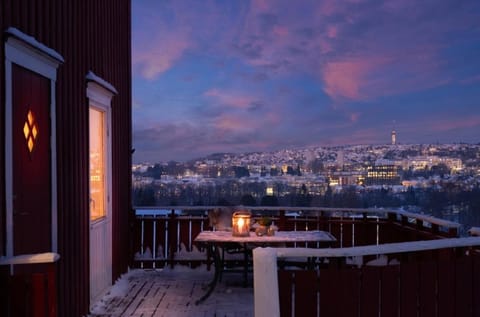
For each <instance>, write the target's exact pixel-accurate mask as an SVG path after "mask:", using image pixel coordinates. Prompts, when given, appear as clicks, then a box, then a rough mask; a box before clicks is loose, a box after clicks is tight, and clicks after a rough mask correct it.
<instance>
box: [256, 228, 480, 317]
mask: <svg viewBox="0 0 480 317" xmlns="http://www.w3.org/2000/svg"><path fill="white" fill-rule="evenodd" d="M372 256H373V257H376V260H373V261H370V262H367V263H365V261H364V259H365V258H371V257H372ZM290 257H296V258H297V259H298V257H303V258H304V259H307V258H308V259H312V258H315V259H317V261H318V262H317V266H316V268H315V269H310V270H299V269H280V270H278V271H277V260H279V259H282V258H290ZM253 258H254V293H255V301H254V302H255V315H256V316H257V315H258V316H267V315H268V316H289V317H291V316H307V317H308V316H322V317H329V316H340V317H343V316H359V317H361V316H396V317H400V316H439V317H441V316H465V317H467V316H469V317H472V316H480V302H479V301H478V299H479V298H480V237H469V238H449V239H439V240H434V241H432V240H429V241H417V242H402V243H391V244H385V245H378V246H375V245H374V246H360V247H353V248H332V249H305V248H256V249H254V251H253ZM354 258H360V260H357V261H353V262H350V263H349V261H348V260H349V259H354ZM279 263H280V262H279Z"/></svg>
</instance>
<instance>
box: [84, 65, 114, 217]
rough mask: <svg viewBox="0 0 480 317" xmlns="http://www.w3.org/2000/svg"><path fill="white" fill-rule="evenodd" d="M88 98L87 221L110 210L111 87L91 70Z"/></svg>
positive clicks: (106, 215)
mask: <svg viewBox="0 0 480 317" xmlns="http://www.w3.org/2000/svg"><path fill="white" fill-rule="evenodd" d="M87 80H88V86H87V97H88V100H89V104H88V106H89V108H88V109H89V110H88V111H89V148H90V150H89V155H90V161H89V163H90V171H89V173H90V221H91V222H96V221H100V220H102V219H107V218H108V216H109V214H110V212H109V210H110V201H109V197H110V192H111V165H112V164H111V145H110V143H111V141H110V132H109V130H110V120H111V114H110V113H111V106H110V102H111V99H112V97H113V95H114V94H116V93H117V91H116V90H115V88H114V87H113V86H111V85H110V84H109V83H107V82H106V81H104V80H103V79H101V78H99V77H97V76H96V75H95V74H93V73H92V72H89V73H88V74H87Z"/></svg>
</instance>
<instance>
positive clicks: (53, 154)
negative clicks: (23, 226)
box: [5, 28, 63, 258]
mask: <svg viewBox="0 0 480 317" xmlns="http://www.w3.org/2000/svg"><path fill="white" fill-rule="evenodd" d="M5 33H6V35H7V36H8V38H7V40H6V42H5V205H6V206H5V207H6V256H7V258H8V257H12V256H13V153H12V152H13V144H12V142H13V140H12V129H13V123H12V113H13V109H12V107H13V106H12V65H13V64H16V65H19V66H21V67H23V68H26V69H28V70H30V71H32V72H34V73H37V74H40V75H42V76H44V77H46V78H47V79H49V80H50V131H51V136H50V146H51V149H50V165H51V189H50V192H51V202H52V203H51V228H52V229H51V230H52V232H51V241H52V245H51V251H52V252H57V251H58V228H57V144H56V140H57V134H56V113H55V110H56V100H55V97H56V95H55V91H56V89H55V83H56V80H57V68H58V67H59V66H60V65H61V64H62V63H63V57H62V56H61V55H60V54H58V53H57V52H55V51H54V50H53V49H51V48H48V47H46V46H45V45H43V44H42V43H39V42H38V41H37V40H35V39H34V38H33V37H31V36H28V35H27V34H25V33H22V32H21V31H19V30H18V29H15V28H8V29H7V30H6V32H5Z"/></svg>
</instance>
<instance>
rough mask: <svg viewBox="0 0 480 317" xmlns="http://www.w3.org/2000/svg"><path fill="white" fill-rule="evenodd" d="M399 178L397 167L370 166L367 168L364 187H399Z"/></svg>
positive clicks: (391, 165) (390, 165)
mask: <svg viewBox="0 0 480 317" xmlns="http://www.w3.org/2000/svg"><path fill="white" fill-rule="evenodd" d="M399 184H400V176H399V175H398V169H397V166H395V165H393V164H389V165H372V166H368V167H367V177H366V178H365V185H367V186H368V185H399Z"/></svg>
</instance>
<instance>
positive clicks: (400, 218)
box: [133, 206, 460, 267]
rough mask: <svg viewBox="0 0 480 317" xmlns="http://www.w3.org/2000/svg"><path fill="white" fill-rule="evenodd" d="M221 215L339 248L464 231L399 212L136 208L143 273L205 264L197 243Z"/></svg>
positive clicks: (137, 254)
mask: <svg viewBox="0 0 480 317" xmlns="http://www.w3.org/2000/svg"><path fill="white" fill-rule="evenodd" d="M219 209H220V210H227V209H228V210H229V211H232V210H238V209H243V210H249V211H251V212H252V214H253V216H254V217H257V218H258V217H261V216H262V215H268V216H271V217H272V219H273V220H274V221H275V224H276V225H278V226H279V227H280V230H293V231H296V230H302V231H303V230H323V231H328V232H330V233H331V234H333V235H335V237H336V238H337V241H338V243H337V245H336V246H338V247H351V246H359V245H366V244H373V245H376V244H382V243H388V242H398V241H404V240H405V241H407V240H408V239H410V240H412V239H413V240H422V239H430V238H431V239H437V238H441V237H446V236H448V237H455V236H457V232H458V231H457V229H458V228H459V227H460V224H458V223H455V222H451V221H447V220H443V219H438V218H435V217H431V216H427V215H422V214H415V213H410V212H405V211H399V210H394V209H356V208H322V207H286V206H274V207H270V206H235V207H225V206H155V207H135V212H136V224H135V236H134V257H133V259H134V261H135V262H136V263H137V265H138V264H139V265H140V267H144V266H147V267H152V266H153V267H155V266H156V265H158V264H159V265H160V266H163V265H165V264H166V263H170V264H172V265H173V264H174V263H175V262H176V261H177V260H180V261H188V260H192V261H199V259H200V258H201V255H202V254H205V252H203V251H204V250H194V245H193V240H194V239H195V237H196V235H197V234H198V233H199V232H201V231H203V230H210V225H209V217H208V214H209V212H210V211H212V210H219ZM388 224H394V225H395V226H393V227H392V226H388ZM385 225H387V226H385ZM406 229H407V231H405V230H406ZM408 230H409V231H408ZM192 251H195V252H192ZM205 258H206V256H205ZM205 258H204V259H205Z"/></svg>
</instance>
